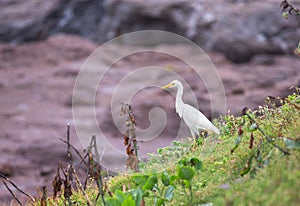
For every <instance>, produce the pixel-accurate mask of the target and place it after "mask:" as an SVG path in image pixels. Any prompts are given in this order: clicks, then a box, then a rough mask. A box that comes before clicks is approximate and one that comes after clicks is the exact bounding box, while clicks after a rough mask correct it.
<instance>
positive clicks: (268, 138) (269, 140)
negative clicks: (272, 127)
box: [245, 112, 290, 155]
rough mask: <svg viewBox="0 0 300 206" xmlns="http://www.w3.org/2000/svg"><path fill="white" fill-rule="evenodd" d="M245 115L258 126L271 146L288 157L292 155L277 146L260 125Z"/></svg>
mask: <svg viewBox="0 0 300 206" xmlns="http://www.w3.org/2000/svg"><path fill="white" fill-rule="evenodd" d="M245 115H246V116H247V117H248V118H249V119H250V120H251V121H252V122H254V123H255V124H256V125H257V129H258V130H259V131H260V132H261V133H262V134H263V136H264V137H265V138H266V140H267V142H269V143H270V144H272V145H273V146H274V147H276V148H277V149H278V150H280V151H281V152H283V153H284V154H286V155H290V153H289V152H287V151H285V150H284V149H282V148H281V147H280V146H278V145H277V144H275V143H274V142H273V141H272V140H271V139H270V137H268V136H267V135H266V134H265V132H264V131H263V130H262V129H261V128H260V127H259V125H258V123H257V122H256V121H255V120H254V119H253V118H252V117H251V116H250V115H249V114H248V113H247V112H245Z"/></svg>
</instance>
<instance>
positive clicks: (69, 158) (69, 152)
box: [67, 123, 72, 164]
mask: <svg viewBox="0 0 300 206" xmlns="http://www.w3.org/2000/svg"><path fill="white" fill-rule="evenodd" d="M67 145H68V148H67V160H68V161H69V163H70V164H72V153H71V145H70V123H68V125H67Z"/></svg>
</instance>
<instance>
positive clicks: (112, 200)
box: [106, 197, 121, 206]
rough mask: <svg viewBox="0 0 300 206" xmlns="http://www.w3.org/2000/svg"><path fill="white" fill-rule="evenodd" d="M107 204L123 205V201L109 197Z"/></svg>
mask: <svg viewBox="0 0 300 206" xmlns="http://www.w3.org/2000/svg"><path fill="white" fill-rule="evenodd" d="M106 205H107V206H121V203H120V202H119V201H118V200H117V199H116V198H112V197H109V198H108V199H107V200H106Z"/></svg>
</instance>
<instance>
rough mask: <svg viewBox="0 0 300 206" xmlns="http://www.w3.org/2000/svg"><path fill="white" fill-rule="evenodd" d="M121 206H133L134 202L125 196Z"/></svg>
mask: <svg viewBox="0 0 300 206" xmlns="http://www.w3.org/2000/svg"><path fill="white" fill-rule="evenodd" d="M121 206H135V202H134V200H133V199H132V197H131V196H127V198H126V199H125V200H124V202H123V203H122V204H121Z"/></svg>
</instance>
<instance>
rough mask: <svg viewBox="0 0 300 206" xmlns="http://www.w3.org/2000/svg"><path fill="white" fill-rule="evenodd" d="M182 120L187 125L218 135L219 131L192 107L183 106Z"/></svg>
mask: <svg viewBox="0 0 300 206" xmlns="http://www.w3.org/2000/svg"><path fill="white" fill-rule="evenodd" d="M183 118H184V120H185V121H186V123H187V125H188V126H189V125H192V126H193V127H197V128H198V129H206V130H211V131H213V132H215V133H217V134H219V133H220V132H219V130H218V129H217V128H216V127H215V126H214V125H213V124H212V123H211V122H210V121H209V120H208V119H207V118H206V116H205V115H204V114H202V113H201V112H200V111H199V110H197V109H196V108H194V107H192V106H191V105H188V104H185V105H184V112H183Z"/></svg>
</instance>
